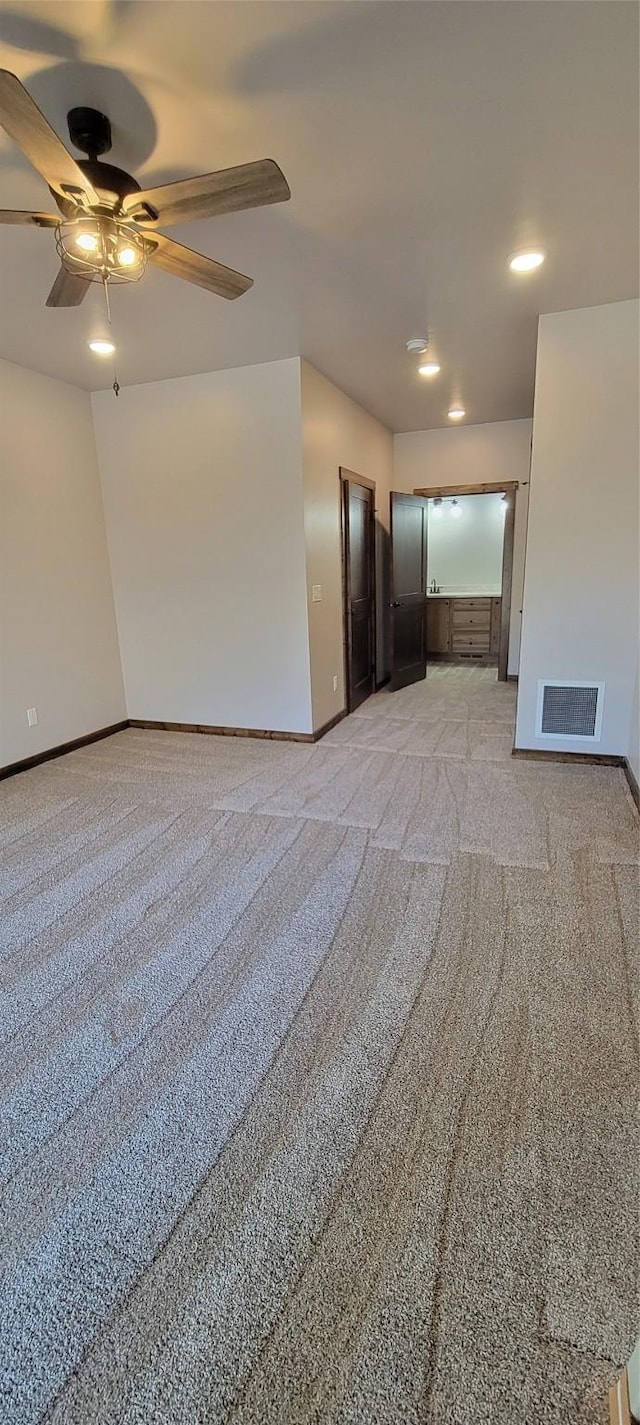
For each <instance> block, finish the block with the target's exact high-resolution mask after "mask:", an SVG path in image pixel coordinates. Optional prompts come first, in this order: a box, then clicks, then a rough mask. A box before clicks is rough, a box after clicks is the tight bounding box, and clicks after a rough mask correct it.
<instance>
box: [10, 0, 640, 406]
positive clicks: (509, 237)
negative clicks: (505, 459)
mask: <svg viewBox="0 0 640 1425" xmlns="http://www.w3.org/2000/svg"><path fill="white" fill-rule="evenodd" d="M0 65H2V67H4V68H7V69H11V70H13V72H14V73H16V74H17V75H18V76H19V78H20V79H21V80H22V82H23V83H25V84H26V86H27V88H28V89H29V90H30V92H31V94H32V95H33V97H34V98H35V99H36V102H37V103H38V104H39V105H40V108H41V109H42V110H43V111H44V113H45V114H46V115H47V117H48V119H49V120H50V121H51V122H52V123H53V125H54V127H55V128H57V130H58V132H59V133H60V134H61V135H62V136H63V138H64V139H65V141H66V140H67V139H68V133H67V128H66V118H65V116H66V112H67V110H68V109H69V108H70V107H71V106H72V105H74V104H89V105H93V106H94V107H97V108H100V109H102V110H104V111H105V112H106V113H107V114H108V115H109V117H110V118H111V121H112V126H113V133H114V144H113V150H112V153H111V155H109V157H110V159H111V161H112V162H114V163H116V164H118V165H119V166H121V167H123V168H126V169H129V170H130V171H133V172H134V173H135V175H136V177H137V178H138V180H139V181H140V182H142V183H143V184H144V185H146V186H149V185H150V184H151V183H152V182H153V183H157V182H166V181H168V180H170V179H172V178H179V177H185V176H187V175H188V174H192V173H203V172H208V171H211V170H212V169H217V168H226V167H228V166H230V165H233V164H237V163H243V162H246V161H248V160H250V159H255V158H262V157H272V158H275V159H276V160H277V161H278V163H279V164H280V166H281V167H282V169H283V171H284V173H285V174H286V176H287V178H288V180H289V183H290V186H291V190H292V199H291V202H290V203H288V204H283V205H281V206H279V207H271V208H265V209H262V210H260V211H256V212H244V213H238V214H234V215H231V216H226V217H221V218H217V219H210V220H206V221H202V222H199V223H192V224H188V225H187V224H185V225H183V226H182V227H175V228H172V229H171V236H172V237H174V238H176V239H177V240H178V241H181V242H185V243H187V244H189V245H191V246H194V247H196V248H197V249H199V251H201V252H203V253H205V254H207V255H209V256H212V257H216V258H218V259H219V260H220V261H222V262H224V263H227V264H228V265H230V266H233V267H237V268H239V269H240V270H241V271H242V272H247V273H249V274H250V275H252V276H253V277H254V278H255V286H254V287H253V288H252V290H251V291H250V292H249V293H247V294H246V295H245V296H244V297H241V298H240V299H239V300H238V301H237V302H225V301H223V300H221V299H219V298H216V297H213V296H211V295H209V294H208V293H205V292H202V291H201V290H200V289H198V288H196V287H190V286H188V285H187V284H186V283H184V282H179V281H176V280H175V279H174V278H172V277H170V276H168V275H167V274H165V273H163V272H160V271H158V270H153V271H152V270H149V269H147V272H146V273H145V276H144V278H143V280H142V281H141V282H140V284H139V285H134V286H132V287H125V288H122V287H121V288H118V289H117V290H116V291H115V292H114V296H113V320H114V329H115V340H116V342H117V347H118V358H117V360H118V367H117V370H118V379H119V381H120V383H121V385H122V386H124V387H126V385H127V384H133V383H136V382H140V381H154V380H158V379H161V378H164V377H172V376H183V375H189V374H192V373H194V372H199V371H207V370H215V369H219V368H223V367H228V366H238V365H246V364H250V363H252V362H263V361H272V360H276V359H278V358H280V357H288V356H296V355H302V356H304V357H306V358H307V359H308V360H309V361H311V362H312V363H313V364H314V365H315V366H317V367H318V369H319V370H320V371H322V372H323V373H324V374H325V375H326V376H328V377H329V378H330V379H331V380H333V381H335V382H336V384H337V385H338V386H340V387H342V388H343V390H345V391H347V392H348V393H349V394H350V395H352V396H353V397H354V398H355V399H356V400H358V401H360V402H361V404H362V405H363V406H365V408H366V409H368V410H370V411H371V412H373V413H374V414H375V415H377V416H378V417H379V418H380V419H381V420H382V421H384V422H385V423H386V424H387V425H388V426H389V427H391V428H392V429H393V430H415V429H426V428H430V427H437V426H443V425H446V424H447V410H448V406H449V404H450V403H451V400H461V401H462V402H463V404H464V407H465V410H466V413H467V416H466V419H467V421H468V422H482V421H498V420H511V419H517V418H519V417H523V416H529V415H531V411H532V403H533V382H534V363H535V346H536V324H537V316H538V313H540V312H549V311H559V310H564V309H568V308H571V307H582V306H595V305H597V304H599V303H603V302H614V301H619V300H623V299H625V298H629V297H633V296H636V295H637V292H638V9H637V7H636V5H635V4H630V3H627V0H605V3H602V2H601V0H581V2H580V3H576V0H553V3H546V4H542V3H537V0H482V3H479V0H417V2H416V3H403V0H385V3H369V0H320V3H316V0H284V3H281V0H269V3H266V0H256V3H254V0H238V3H224V2H223V3H218V0H201V3H190V0H177V3H174V0H74V3H57V0H43V3H22V4H13V5H7V4H0ZM0 206H2V207H31V206H34V207H37V208H43V207H44V208H47V209H48V210H50V209H51V206H52V200H51V199H50V198H49V195H48V192H47V189H46V186H45V184H44V182H43V180H42V179H41V178H39V177H38V175H37V174H36V173H34V172H33V170H32V169H30V167H29V165H28V164H27V162H26V160H24V159H23V158H22V156H21V154H20V153H19V151H18V150H17V149H16V148H15V146H14V145H13V144H12V143H11V141H10V140H9V138H8V137H7V136H6V135H4V134H1V135H0ZM538 244H541V245H542V246H543V247H544V248H545V250H546V252H547V254H548V256H547V261H546V263H545V266H544V267H543V268H542V269H540V271H539V272H537V273H535V274H531V275H529V276H527V277H516V276H515V275H514V274H513V273H511V272H510V271H509V269H508V266H507V257H508V255H509V253H511V252H512V251H513V250H514V249H515V248H519V247H522V246H535V245H538ZM56 270H57V259H56V254H55V249H54V239H53V235H52V234H51V233H50V232H45V231H41V230H37V229H33V230H32V229H28V228H24V229H19V228H10V227H4V228H0V329H1V345H0V352H1V354H2V355H3V356H5V357H7V358H8V359H10V360H13V361H17V362H20V363H22V364H24V365H26V366H31V367H34V368H36V369H38V370H40V371H44V372H47V373H50V374H51V375H55V376H57V377H59V378H61V379H63V380H66V381H70V382H73V383H75V384H77V385H80V386H84V387H87V388H91V389H94V388H100V387H104V386H109V385H111V383H112V381H113V370H112V368H111V365H110V364H109V363H105V362H104V361H100V360H99V358H97V357H95V356H93V355H92V354H91V353H90V352H89V351H88V350H87V346H86V343H87V341H88V340H89V338H90V337H91V336H95V335H102V334H103V330H102V328H103V326H104V315H103V307H102V296H101V293H100V291H99V290H98V288H94V289H92V291H91V292H90V294H89V296H88V297H87V299H86V301H85V302H84V304H83V305H82V306H81V307H78V308H74V309H71V310H66V311H65V310H62V311H61V310H51V309H47V308H46V307H45V305H44V303H45V299H46V296H47V293H48V290H49V288H50V286H51V283H52V281H53V278H54V276H55V273H56ZM427 331H428V332H429V334H430V339H431V347H432V350H433V352H434V354H437V356H438V358H439V360H440V362H441V368H442V369H441V374H440V376H439V377H437V378H435V379H434V380H425V378H421V377H419V376H418V375H417V374H416V362H415V359H412V358H409V357H408V356H407V353H406V351H405V343H406V341H407V340H408V338H409V337H411V336H414V335H422V334H424V333H425V332H427Z"/></svg>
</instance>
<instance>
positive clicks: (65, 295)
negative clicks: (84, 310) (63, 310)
mask: <svg viewBox="0 0 640 1425" xmlns="http://www.w3.org/2000/svg"><path fill="white" fill-rule="evenodd" d="M90 285H91V284H90V282H89V281H88V280H87V278H86V277H77V276H76V274H75V272H67V269H66V267H61V268H60V271H59V273H58V276H57V277H56V280H55V282H54V284H53V287H52V288H51V291H50V293H49V296H48V297H47V306H48V307H79V306H80V303H81V302H83V301H84V299H85V297H86V295H87V292H88V291H89V287H90Z"/></svg>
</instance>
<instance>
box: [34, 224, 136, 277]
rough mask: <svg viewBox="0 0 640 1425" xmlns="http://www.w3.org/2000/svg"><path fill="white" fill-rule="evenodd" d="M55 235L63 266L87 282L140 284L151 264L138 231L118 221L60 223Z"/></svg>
mask: <svg viewBox="0 0 640 1425" xmlns="http://www.w3.org/2000/svg"><path fill="white" fill-rule="evenodd" d="M55 236H56V249H57V252H58V256H59V258H60V261H61V263H62V266H63V267H64V268H65V269H66V271H67V272H69V273H70V274H71V276H78V277H82V278H83V279H84V280H85V281H86V282H105V281H109V282H138V281H139V280H140V278H141V277H142V275H143V273H144V270H145V267H146V265H147V251H146V247H145V243H144V241H143V239H142V237H141V236H140V233H139V232H138V230H137V228H132V227H130V226H128V225H127V224H125V223H120V222H118V221H117V219H115V218H107V217H88V218H85V217H82V218H73V219H71V221H70V222H61V223H59V224H58V227H57V228H56V234H55Z"/></svg>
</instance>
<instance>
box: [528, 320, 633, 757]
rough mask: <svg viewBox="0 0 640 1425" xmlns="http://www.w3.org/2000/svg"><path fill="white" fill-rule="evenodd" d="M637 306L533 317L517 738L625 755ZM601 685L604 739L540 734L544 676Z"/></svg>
mask: <svg viewBox="0 0 640 1425" xmlns="http://www.w3.org/2000/svg"><path fill="white" fill-rule="evenodd" d="M638 318H639V304H638V302H617V303H614V304H612V305H609V306H603V307H591V308H586V309H580V310H578V311H572V312H557V313H554V314H552V315H549V316H543V317H541V318H540V325H539V333H538V359H537V374H536V393H535V406H534V419H533V452H532V466H531V493H530V506H529V534H528V541H527V565H526V575H525V587H524V616H523V627H522V650H521V660H520V684H519V690H518V717H517V727H516V746H518V747H531V748H548V749H551V750H553V749H556V750H570V751H584V752H589V751H598V752H600V753H614V754H621V755H626V754H627V752H628V748H629V731H630V726H631V715H632V702H633V692H634V679H635V670H636V661H637V650H638V455H639V451H638V416H639V410H638V336H639V329H638ZM546 678H562V679H564V678H566V679H568V680H572V679H576V680H585V679H586V680H590V679H593V680H594V681H598V682H604V683H605V684H606V689H605V700H604V718H603V724H602V736H601V740H600V742H599V743H598V744H597V745H596V747H594V745H593V744H592V743H588V742H587V743H584V744H582V743H580V742H577V741H575V740H571V741H570V742H567V741H566V740H563V739H562V738H554V739H549V738H537V737H536V735H535V713H536V696H537V687H538V680H539V679H546Z"/></svg>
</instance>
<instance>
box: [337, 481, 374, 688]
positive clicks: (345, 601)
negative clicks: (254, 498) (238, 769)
mask: <svg viewBox="0 0 640 1425" xmlns="http://www.w3.org/2000/svg"><path fill="white" fill-rule="evenodd" d="M338 477H339V480H340V560H341V566H342V660H343V665H344V674H343V677H344V703H345V708H346V710H347V712H348V713H350V712H352V711H353V709H352V706H351V679H350V677H349V580H348V564H349V547H348V546H349V537H348V521H347V485H348V483H349V482H351V484H353V485H361V486H362V488H363V489H364V490H371V492H372V494H373V510H372V515H373V519H372V521H371V537H370V540H369V568H370V575H371V588H372V591H373V593H372V603H373V611H372V618H373V687H372V689H371V692H372V693H375V692H376V689H377V686H378V603H377V590H376V482H375V480H368V479H367V477H366V475H358V474H357V472H356V471H355V470H349V469H348V468H347V466H346V465H340V466H339V467H338Z"/></svg>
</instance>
